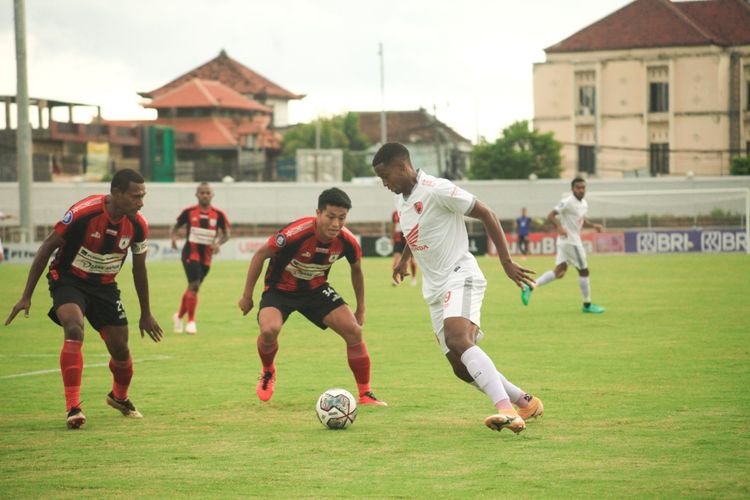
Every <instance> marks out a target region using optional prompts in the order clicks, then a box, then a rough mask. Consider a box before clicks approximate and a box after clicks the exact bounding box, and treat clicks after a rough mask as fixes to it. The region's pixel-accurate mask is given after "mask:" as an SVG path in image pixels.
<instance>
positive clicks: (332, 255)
mask: <svg viewBox="0 0 750 500" xmlns="http://www.w3.org/2000/svg"><path fill="white" fill-rule="evenodd" d="M338 258H339V254H337V253H332V254H331V255H329V256H328V262H336V259H338Z"/></svg>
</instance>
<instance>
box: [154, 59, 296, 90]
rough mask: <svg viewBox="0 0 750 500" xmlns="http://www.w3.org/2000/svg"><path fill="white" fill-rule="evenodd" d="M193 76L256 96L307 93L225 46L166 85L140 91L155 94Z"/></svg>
mask: <svg viewBox="0 0 750 500" xmlns="http://www.w3.org/2000/svg"><path fill="white" fill-rule="evenodd" d="M193 78H201V79H203V80H218V81H220V82H221V83H223V84H224V85H226V86H227V87H230V88H232V89H234V90H235V91H236V92H239V93H240V94H244V95H252V96H256V97H257V96H261V95H265V96H268V97H280V98H282V99H302V98H303V97H304V95H298V94H293V93H292V92H290V91H288V90H286V89H285V88H283V87H280V86H279V85H277V84H275V83H274V82H272V81H271V80H269V79H268V78H266V77H264V76H262V75H260V74H258V73H256V72H255V71H253V70H251V69H250V68H248V67H246V66H243V65H242V64H240V63H239V62H237V61H235V60H234V59H232V58H231V57H229V56H228V55H227V53H226V52H225V51H223V50H222V51H221V52H220V53H219V55H218V56H217V57H215V58H214V59H211V60H210V61H208V62H207V63H205V64H203V65H201V66H198V67H197V68H195V69H193V70H191V71H188V72H187V73H185V74H184V75H182V76H179V77H177V78H175V79H174V80H172V81H171V82H169V83H167V84H166V85H163V86H161V87H159V88H158V89H155V90H152V91H150V92H141V93H140V94H141V95H142V96H143V97H150V98H153V97H156V96H158V95H161V94H163V93H165V92H167V91H169V90H171V89H173V88H174V87H176V86H179V85H181V84H183V83H185V82H186V81H188V80H192V79H193Z"/></svg>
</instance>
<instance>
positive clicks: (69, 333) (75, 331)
mask: <svg viewBox="0 0 750 500" xmlns="http://www.w3.org/2000/svg"><path fill="white" fill-rule="evenodd" d="M63 332H64V333H65V340H77V341H79V342H80V341H82V340H83V324H82V323H78V322H77V321H71V322H68V323H65V324H64V325H63Z"/></svg>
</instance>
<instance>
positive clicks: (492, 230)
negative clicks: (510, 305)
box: [466, 200, 534, 287]
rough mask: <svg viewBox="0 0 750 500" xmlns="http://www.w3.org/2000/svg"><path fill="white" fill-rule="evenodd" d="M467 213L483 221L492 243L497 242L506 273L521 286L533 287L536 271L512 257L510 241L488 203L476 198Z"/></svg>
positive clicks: (499, 255)
mask: <svg viewBox="0 0 750 500" xmlns="http://www.w3.org/2000/svg"><path fill="white" fill-rule="evenodd" d="M466 215H468V216H469V217H473V218H475V219H479V220H480V221H482V225H483V226H484V230H485V232H486V233H487V236H488V237H489V238H490V239H491V240H492V243H494V244H495V248H497V255H498V257H499V258H500V264H501V265H502V266H503V270H504V271H505V274H506V275H508V278H510V279H511V280H513V282H514V283H515V284H516V285H518V286H519V287H521V286H522V285H523V284H524V283H526V284H527V285H528V286H530V287H533V286H534V281H533V280H532V279H531V274H533V273H534V271H532V270H530V269H526V268H524V267H521V266H519V265H518V264H516V263H515V262H513V260H512V259H511V258H510V250H509V249H508V242H507V241H506V240H505V233H504V232H503V228H502V226H501V225H500V223H499V222H498V221H497V217H496V216H495V213H494V212H493V211H492V210H490V209H489V207H487V205H485V204H484V203H482V202H481V201H479V200H476V202H475V203H474V207H473V208H472V209H471V211H470V212H469V213H468V214H466Z"/></svg>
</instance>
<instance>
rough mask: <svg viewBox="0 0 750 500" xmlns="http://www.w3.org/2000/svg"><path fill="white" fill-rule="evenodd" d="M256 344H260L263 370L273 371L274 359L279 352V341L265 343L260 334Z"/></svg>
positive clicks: (259, 351)
mask: <svg viewBox="0 0 750 500" xmlns="http://www.w3.org/2000/svg"><path fill="white" fill-rule="evenodd" d="M256 345H257V346H258V356H260V362H261V363H262V364H263V371H271V370H272V369H273V360H274V359H275V358H276V353H277V352H279V343H278V341H275V340H274V342H273V344H264V343H263V336H262V335H258V340H257V341H256Z"/></svg>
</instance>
